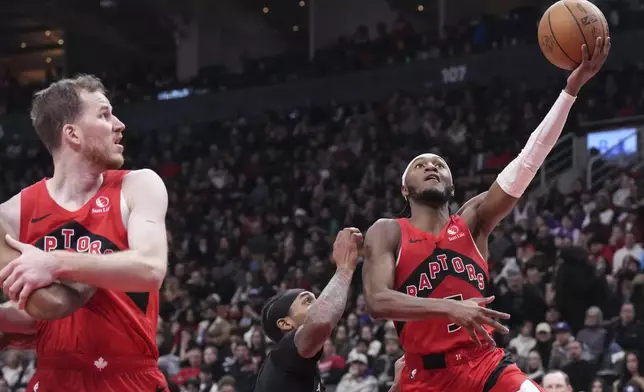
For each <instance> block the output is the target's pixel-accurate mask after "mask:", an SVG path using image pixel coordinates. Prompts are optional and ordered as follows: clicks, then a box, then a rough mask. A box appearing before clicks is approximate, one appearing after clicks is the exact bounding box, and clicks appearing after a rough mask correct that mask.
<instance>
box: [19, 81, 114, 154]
mask: <svg viewBox="0 0 644 392" xmlns="http://www.w3.org/2000/svg"><path fill="white" fill-rule="evenodd" d="M81 91H87V92H90V93H93V92H96V91H99V92H101V93H103V94H105V93H106V90H105V86H103V83H102V82H101V80H100V79H99V78H97V77H96V76H93V75H78V76H76V77H74V78H65V79H61V80H59V81H57V82H54V83H52V84H50V85H49V87H47V88H46V89H44V90H40V91H38V92H37V93H36V94H34V98H33V100H32V101H31V123H32V124H33V126H34V128H35V129H36V133H37V134H38V137H40V140H42V142H43V144H44V145H45V147H47V149H48V150H49V152H53V151H55V150H56V149H57V148H58V147H60V144H61V141H62V132H61V131H62V129H63V126H64V125H65V124H69V123H70V122H73V121H75V120H76V119H77V118H78V115H79V114H80V112H81V110H82V107H81V105H82V102H81V98H80V93H81Z"/></svg>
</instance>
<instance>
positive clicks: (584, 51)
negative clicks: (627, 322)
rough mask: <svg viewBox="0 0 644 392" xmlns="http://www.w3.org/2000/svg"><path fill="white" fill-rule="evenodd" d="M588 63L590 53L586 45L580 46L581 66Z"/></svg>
mask: <svg viewBox="0 0 644 392" xmlns="http://www.w3.org/2000/svg"><path fill="white" fill-rule="evenodd" d="M589 61H590V52H589V51H588V46H587V45H586V44H583V45H581V64H582V65H583V64H586V63H587V62H589Z"/></svg>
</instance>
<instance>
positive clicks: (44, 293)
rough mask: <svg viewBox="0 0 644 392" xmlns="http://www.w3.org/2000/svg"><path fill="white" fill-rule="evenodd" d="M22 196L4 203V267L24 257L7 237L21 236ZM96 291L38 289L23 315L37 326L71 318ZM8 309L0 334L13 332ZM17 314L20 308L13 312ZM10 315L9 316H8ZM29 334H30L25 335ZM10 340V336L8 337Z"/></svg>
mask: <svg viewBox="0 0 644 392" xmlns="http://www.w3.org/2000/svg"><path fill="white" fill-rule="evenodd" d="M19 215H20V195H16V196H14V197H13V198H11V199H9V200H8V201H7V202H5V203H3V204H0V268H2V267H4V266H6V265H7V264H9V263H10V262H12V261H13V260H15V259H17V258H18V257H19V256H20V252H19V251H17V250H16V249H13V248H11V247H10V246H9V244H8V243H7V242H5V236H6V235H7V234H10V235H12V236H14V238H16V237H17V232H18V230H19V224H20V216H19ZM94 291H95V289H94V288H93V287H90V286H88V285H85V284H80V283H69V284H67V283H65V284H62V283H53V284H51V285H49V286H46V287H42V288H41V289H39V290H36V291H35V292H34V293H33V295H32V296H31V297H30V298H29V300H28V301H27V303H26V306H25V311H26V313H24V314H23V316H24V317H25V318H26V319H25V320H28V319H30V320H31V321H32V322H33V323H34V325H35V320H55V319H59V318H63V317H67V316H68V315H70V314H72V313H73V312H74V311H76V310H77V309H78V308H80V307H81V306H83V305H84V304H85V302H87V300H88V299H89V298H91V296H92V295H93V294H94ZM6 311H7V308H6V306H3V307H0V320H2V322H0V332H10V331H7V330H6V328H12V325H13V323H12V322H10V321H11V320H15V317H14V316H15V315H14V314H11V315H5V314H4V313H5V312H6ZM8 311H9V312H11V313H15V311H16V309H9V310H8ZM5 316H6V317H5ZM18 325H19V327H20V329H22V330H24V331H26V330H28V328H26V327H25V325H24V324H23V323H18ZM23 333H26V332H23ZM5 337H6V336H5Z"/></svg>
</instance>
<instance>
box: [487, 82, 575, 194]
mask: <svg viewBox="0 0 644 392" xmlns="http://www.w3.org/2000/svg"><path fill="white" fill-rule="evenodd" d="M574 102H575V96H572V95H570V94H569V93H567V92H566V91H562V92H561V94H559V98H557V100H556V101H555V103H554V104H553V105H552V108H551V109H550V111H549V112H548V114H546V116H545V117H544V119H543V121H542V122H541V124H539V126H538V127H537V129H535V130H534V132H532V134H531V135H530V138H529V139H528V142H527V143H526V145H525V147H523V150H521V152H520V153H519V155H518V156H517V157H516V158H515V159H514V160H513V161H512V162H510V163H509V164H508V166H507V167H506V168H505V169H503V171H502V172H501V173H500V174H499V176H498V177H497V179H496V182H497V183H498V184H499V186H500V187H501V189H503V191H504V192H505V193H507V194H508V195H510V196H512V197H516V198H520V197H521V196H522V195H523V192H525V190H526V189H528V185H530V182H531V181H532V179H533V178H534V176H535V175H536V173H537V170H539V168H540V167H541V165H542V164H543V162H544V161H545V159H546V157H547V156H548V154H549V153H550V151H551V150H552V148H553V147H554V146H555V144H556V143H557V140H558V139H559V136H560V135H561V132H562V131H563V128H564V125H565V124H566V120H567V119H568V114H569V113H570V109H571V108H572V105H573V103H574Z"/></svg>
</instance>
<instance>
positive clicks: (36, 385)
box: [26, 353, 169, 392]
mask: <svg viewBox="0 0 644 392" xmlns="http://www.w3.org/2000/svg"><path fill="white" fill-rule="evenodd" d="M71 391H74V392H130V391H132V392H136V391H141V392H147V391H150V392H169V391H168V387H167V382H166V380H165V377H164V376H163V374H162V373H161V372H160V371H159V367H158V365H157V362H156V360H154V359H152V358H144V359H139V358H132V357H109V356H106V357H104V358H103V357H99V358H89V357H84V356H81V355H77V354H68V353H65V354H63V355H58V356H44V357H42V356H41V357H38V359H37V371H36V374H35V375H34V376H33V378H32V379H31V381H30V382H29V386H28V387H27V390H26V392H71Z"/></svg>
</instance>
